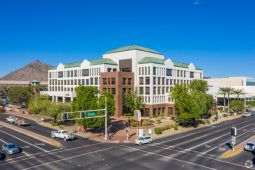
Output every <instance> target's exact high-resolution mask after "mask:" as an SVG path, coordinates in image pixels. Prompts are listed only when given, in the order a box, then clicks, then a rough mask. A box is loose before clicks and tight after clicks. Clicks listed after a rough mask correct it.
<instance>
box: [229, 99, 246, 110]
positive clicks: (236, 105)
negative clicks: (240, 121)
mask: <svg viewBox="0 0 255 170" xmlns="http://www.w3.org/2000/svg"><path fill="white" fill-rule="evenodd" d="M230 108H231V110H233V111H234V112H236V113H240V112H241V111H242V110H243V109H244V103H243V102H242V101H240V100H233V101H231V102H230Z"/></svg>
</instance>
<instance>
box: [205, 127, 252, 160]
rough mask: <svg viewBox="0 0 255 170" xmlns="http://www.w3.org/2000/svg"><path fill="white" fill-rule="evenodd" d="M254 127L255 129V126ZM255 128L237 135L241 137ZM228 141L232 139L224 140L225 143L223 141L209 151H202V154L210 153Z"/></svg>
mask: <svg viewBox="0 0 255 170" xmlns="http://www.w3.org/2000/svg"><path fill="white" fill-rule="evenodd" d="M254 129H255V128H254ZM254 129H251V130H249V131H246V132H245V133H243V134H240V135H238V136H237V137H241V136H243V135H245V134H247V133H249V132H251V131H253V130H254ZM228 141H230V139H229V140H226V141H224V142H223V143H221V144H220V145H217V146H215V147H213V148H211V149H209V150H207V151H205V152H202V153H201V155H203V154H207V153H209V152H211V151H213V150H214V149H217V148H219V147H220V146H222V145H225V143H227V142H228Z"/></svg>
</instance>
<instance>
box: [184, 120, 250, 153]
mask: <svg viewBox="0 0 255 170" xmlns="http://www.w3.org/2000/svg"><path fill="white" fill-rule="evenodd" d="M249 125H250V124H249ZM246 126H248V125H246ZM243 128H245V126H244V127H242V128H239V130H241V129H243ZM224 136H229V134H224V135H221V136H218V137H217V138H213V139H211V140H208V141H206V142H203V143H200V144H198V145H195V146H193V147H190V148H189V149H185V150H187V151H190V150H192V149H195V148H198V147H200V146H202V145H205V144H207V143H210V142H212V141H215V140H217V139H220V138H222V137H224Z"/></svg>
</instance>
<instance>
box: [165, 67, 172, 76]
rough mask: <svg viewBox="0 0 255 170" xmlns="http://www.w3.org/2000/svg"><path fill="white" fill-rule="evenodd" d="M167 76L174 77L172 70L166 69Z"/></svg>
mask: <svg viewBox="0 0 255 170" xmlns="http://www.w3.org/2000/svg"><path fill="white" fill-rule="evenodd" d="M166 76H172V69H168V68H167V69H166Z"/></svg>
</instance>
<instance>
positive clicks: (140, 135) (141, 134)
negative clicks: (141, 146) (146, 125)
mask: <svg viewBox="0 0 255 170" xmlns="http://www.w3.org/2000/svg"><path fill="white" fill-rule="evenodd" d="M138 133H139V135H138V136H139V137H143V136H144V135H143V129H139V132H138Z"/></svg>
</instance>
